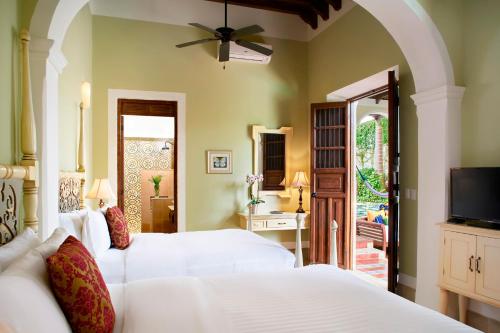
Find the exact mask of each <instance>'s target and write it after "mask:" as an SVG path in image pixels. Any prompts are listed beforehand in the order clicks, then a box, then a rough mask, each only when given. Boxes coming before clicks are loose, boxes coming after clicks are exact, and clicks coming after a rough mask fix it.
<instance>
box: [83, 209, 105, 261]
mask: <svg viewBox="0 0 500 333" xmlns="http://www.w3.org/2000/svg"><path fill="white" fill-rule="evenodd" d="M82 243H83V245H85V247H86V248H87V250H89V252H90V253H91V254H92V256H93V257H94V258H97V257H99V256H101V254H103V253H104V252H105V251H106V250H108V249H109V248H110V247H111V238H110V236H109V230H108V223H107V222H106V218H105V217H104V214H103V213H102V212H101V211H99V210H98V211H93V210H89V218H88V219H86V220H85V221H84V223H83V231H82Z"/></svg>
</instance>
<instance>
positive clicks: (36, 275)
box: [0, 228, 71, 333]
mask: <svg viewBox="0 0 500 333" xmlns="http://www.w3.org/2000/svg"><path fill="white" fill-rule="evenodd" d="M68 236H69V234H68V232H67V231H66V230H65V229H63V228H57V229H56V230H54V232H53V233H52V235H51V236H50V237H49V238H47V240H46V241H45V242H43V243H42V244H40V245H39V246H37V247H36V248H34V249H32V250H30V251H29V252H28V253H26V254H25V255H24V256H23V257H21V258H18V259H16V260H15V261H14V262H12V263H11V264H10V265H9V267H7V269H6V270H5V271H4V272H2V273H1V274H0V295H2V301H1V302H0V321H2V322H5V323H7V324H8V325H9V326H10V327H12V328H13V329H14V330H15V331H16V332H27V333H29V332H61V333H62V332H64V333H66V332H71V328H70V326H69V324H68V322H67V320H66V317H65V316H64V313H63V312H62V310H61V308H60V307H59V304H58V303H57V300H56V299H55V297H54V295H53V293H52V290H51V287H50V282H49V275H48V272H47V266H46V263H45V260H46V259H47V258H48V257H49V256H51V255H52V254H54V253H55V252H56V251H57V249H58V248H59V246H60V245H61V244H62V243H63V242H64V240H65V239H66V238H67V237H68ZM27 305H28V306H27ZM26 318H29V320H26Z"/></svg>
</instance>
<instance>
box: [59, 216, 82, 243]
mask: <svg viewBox="0 0 500 333" xmlns="http://www.w3.org/2000/svg"><path fill="white" fill-rule="evenodd" d="M86 218H87V210H86V209H84V210H77V211H74V212H69V213H59V226H60V227H63V228H64V229H66V230H67V231H68V233H69V234H70V235H72V236H74V237H75V238H76V239H78V240H80V241H81V240H82V227H83V221H84V220H85V219H86Z"/></svg>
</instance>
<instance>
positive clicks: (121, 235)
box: [106, 206, 130, 250]
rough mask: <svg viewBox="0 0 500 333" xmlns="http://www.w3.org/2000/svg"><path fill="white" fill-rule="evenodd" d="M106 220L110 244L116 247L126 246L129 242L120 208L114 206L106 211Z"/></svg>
mask: <svg viewBox="0 0 500 333" xmlns="http://www.w3.org/2000/svg"><path fill="white" fill-rule="evenodd" d="M106 221H107V222H108V229H109V235H110V236H111V244H112V245H113V246H114V247H116V248H117V249H120V250H123V249H125V248H127V246H128V245H129V242H130V238H129V234H128V227H127V222H126V221H125V217H124V216H123V213H122V210H121V209H120V208H119V207H117V206H115V207H111V208H108V210H107V211H106Z"/></svg>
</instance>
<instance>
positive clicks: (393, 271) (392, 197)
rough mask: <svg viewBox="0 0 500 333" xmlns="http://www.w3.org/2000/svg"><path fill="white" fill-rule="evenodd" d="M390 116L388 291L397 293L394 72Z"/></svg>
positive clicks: (396, 100) (391, 73) (396, 94)
mask: <svg viewBox="0 0 500 333" xmlns="http://www.w3.org/2000/svg"><path fill="white" fill-rule="evenodd" d="M388 75H389V78H388V82H389V83H388V115H389V184H388V185H389V186H388V187H389V240H388V241H389V245H388V255H389V267H388V268H389V272H388V281H387V282H388V285H387V287H388V289H389V291H391V292H396V288H397V284H398V274H399V254H398V248H399V191H400V189H399V162H400V161H399V148H400V146H399V86H398V82H397V80H396V74H395V72H394V71H389V72H388Z"/></svg>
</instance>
